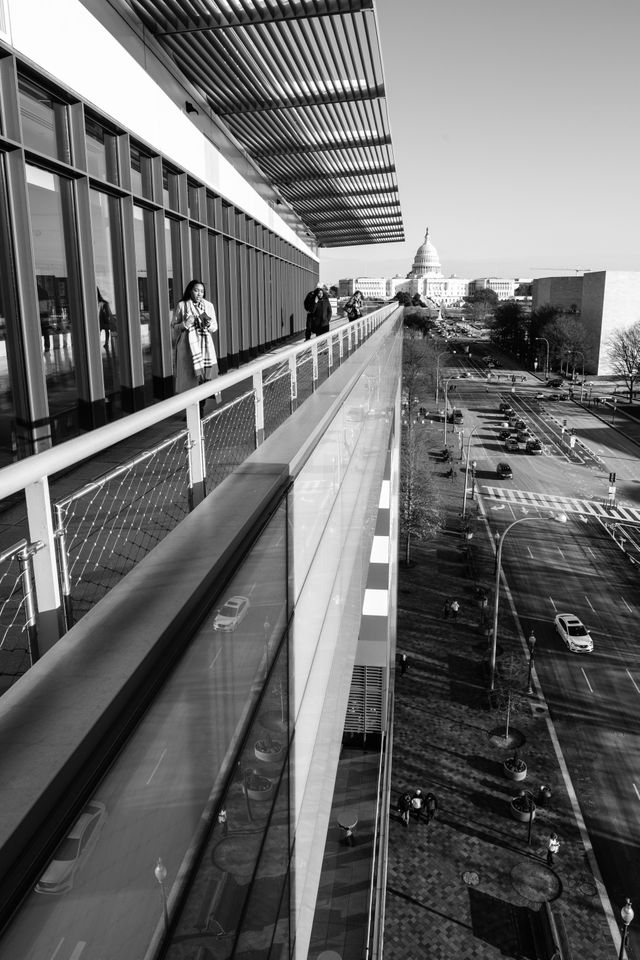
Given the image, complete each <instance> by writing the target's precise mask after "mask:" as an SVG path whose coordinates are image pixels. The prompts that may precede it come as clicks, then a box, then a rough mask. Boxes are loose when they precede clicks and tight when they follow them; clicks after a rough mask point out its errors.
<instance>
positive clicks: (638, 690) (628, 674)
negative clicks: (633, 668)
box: [627, 667, 640, 693]
mask: <svg viewBox="0 0 640 960" xmlns="http://www.w3.org/2000/svg"><path fill="white" fill-rule="evenodd" d="M627 676H628V677H629V680H631V683H632V684H633V685H634V687H635V688H636V693H640V687H639V686H638V684H637V683H636V682H635V680H634V679H633V677H632V676H631V674H630V673H629V668H628V667H627Z"/></svg>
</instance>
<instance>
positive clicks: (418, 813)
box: [411, 789, 424, 823]
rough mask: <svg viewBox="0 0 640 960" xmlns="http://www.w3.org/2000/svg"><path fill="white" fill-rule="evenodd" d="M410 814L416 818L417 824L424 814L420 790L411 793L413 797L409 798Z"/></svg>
mask: <svg viewBox="0 0 640 960" xmlns="http://www.w3.org/2000/svg"><path fill="white" fill-rule="evenodd" d="M411 812H412V813H413V815H414V817H415V818H416V821H417V823H420V821H421V819H422V816H423V813H424V797H423V796H422V790H420V789H418V790H414V791H413V796H412V797H411Z"/></svg>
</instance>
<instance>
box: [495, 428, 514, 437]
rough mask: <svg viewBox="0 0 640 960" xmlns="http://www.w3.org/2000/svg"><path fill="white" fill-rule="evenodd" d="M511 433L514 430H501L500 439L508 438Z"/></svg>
mask: <svg viewBox="0 0 640 960" xmlns="http://www.w3.org/2000/svg"><path fill="white" fill-rule="evenodd" d="M511 434H512V431H511V430H509V429H508V428H505V429H504V430H501V431H500V433H499V434H498V440H506V439H507V438H508V437H510V436H511Z"/></svg>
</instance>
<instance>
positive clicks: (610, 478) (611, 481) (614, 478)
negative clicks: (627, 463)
mask: <svg viewBox="0 0 640 960" xmlns="http://www.w3.org/2000/svg"><path fill="white" fill-rule="evenodd" d="M615 482H616V475H615V473H610V474H609V483H615Z"/></svg>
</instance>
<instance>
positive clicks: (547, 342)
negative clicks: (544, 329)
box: [536, 337, 549, 380]
mask: <svg viewBox="0 0 640 960" xmlns="http://www.w3.org/2000/svg"><path fill="white" fill-rule="evenodd" d="M536 340H544V342H545V343H546V345H547V360H546V363H545V365H544V378H545V380H548V379H549V341H548V340H547V338H546V337H536Z"/></svg>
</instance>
